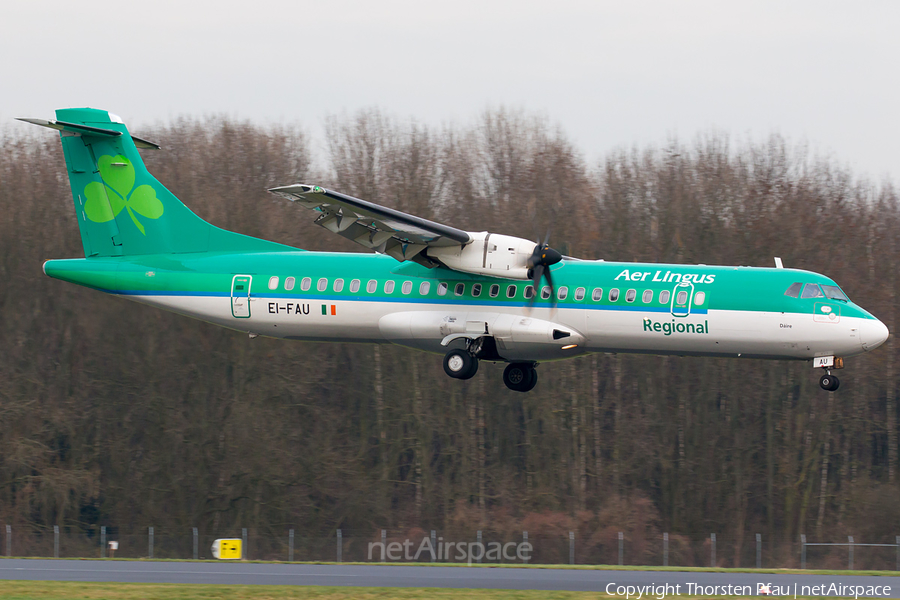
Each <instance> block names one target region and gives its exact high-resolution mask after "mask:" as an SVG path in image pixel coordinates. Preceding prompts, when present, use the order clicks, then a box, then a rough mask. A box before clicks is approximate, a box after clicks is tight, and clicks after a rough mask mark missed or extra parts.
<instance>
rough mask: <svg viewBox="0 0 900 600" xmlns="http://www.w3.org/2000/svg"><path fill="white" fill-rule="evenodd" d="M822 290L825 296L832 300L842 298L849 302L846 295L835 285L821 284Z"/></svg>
mask: <svg viewBox="0 0 900 600" xmlns="http://www.w3.org/2000/svg"><path fill="white" fill-rule="evenodd" d="M822 291H824V292H825V297H826V298H830V299H832V300H843V301H844V302H850V299H849V298H847V295H846V294H844V292H842V291H841V288H839V287H838V286H836V285H823V286H822Z"/></svg>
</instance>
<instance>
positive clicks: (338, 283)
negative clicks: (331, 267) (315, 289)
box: [333, 279, 344, 292]
mask: <svg viewBox="0 0 900 600" xmlns="http://www.w3.org/2000/svg"><path fill="white" fill-rule="evenodd" d="M333 289H334V291H336V292H340V291H342V290H343V289H344V280H343V279H335V280H334V288H333Z"/></svg>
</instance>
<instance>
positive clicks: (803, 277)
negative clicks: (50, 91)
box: [22, 108, 888, 392]
mask: <svg viewBox="0 0 900 600" xmlns="http://www.w3.org/2000/svg"><path fill="white" fill-rule="evenodd" d="M22 120H24V121H27V122H30V123H34V124H36V125H41V126H44V127H50V128H52V129H56V130H58V131H59V135H60V138H61V140H62V145H63V151H64V154H65V160H66V170H67V172H68V175H69V182H70V184H71V187H72V197H73V199H74V202H75V212H76V214H77V217H78V225H79V227H80V229H81V240H82V244H83V245H84V254H85V258H79V259H63V260H48V261H47V262H45V263H44V273H46V274H47V275H49V276H50V277H55V278H57V279H62V280H64V281H69V282H72V283H76V284H79V285H83V286H87V287H90V288H94V289H96V290H100V291H102V292H106V293H108V294H113V295H116V296H121V297H123V298H127V299H129V300H134V301H136V302H142V303H144V304H149V305H151V306H156V307H159V308H163V309H166V310H170V311H173V312H176V313H179V314H182V315H186V316H189V317H194V318H197V319H202V320H204V321H207V322H210V323H214V324H216V325H222V326H224V327H228V328H231V329H234V330H238V331H242V332H247V333H249V335H250V337H256V336H258V335H263V336H269V337H275V338H283V339H289V340H315V341H336V342H341V341H352V342H371V343H388V342H389V343H394V344H399V345H401V346H408V347H410V348H416V349H419V350H425V351H428V352H435V353H440V354H444V370H445V371H446V373H447V374H448V375H449V376H450V377H454V378H456V379H469V378H471V377H473V376H474V375H475V373H476V371H477V370H478V364H479V361H493V362H505V363H508V365H507V367H506V369H505V371H504V373H503V381H504V383H505V384H506V386H507V387H509V388H510V389H511V390H515V391H519V392H527V391H529V390H531V389H532V388H534V386H535V384H536V383H537V371H536V370H535V366H536V365H537V364H538V363H540V362H544V361H552V360H559V359H563V358H572V357H575V356H580V355H584V354H588V353H592V352H636V353H647V354H670V355H679V356H718V357H735V358H768V359H785V360H804V361H809V362H810V363H811V364H812V366H813V367H814V368H818V369H822V371H823V375H822V377H821V379H820V381H819V383H820V385H821V387H822V388H823V389H826V390H830V391H834V390H836V389H837V388H838V385H839V384H840V383H839V380H838V378H837V377H836V376H834V375H833V374H832V370H833V369H839V368H842V367H843V366H844V358H847V357H850V356H853V355H858V354H862V353H863V352H867V351H871V350H873V349H874V348H877V347H878V346H880V345H881V344H882V343H884V341H885V340H886V339H887V337H888V330H887V327H885V326H884V324H883V323H881V321H879V320H878V319H876V318H875V317H873V316H872V315H871V314H869V313H868V312H866V311H865V310H864V309H863V308H862V307H860V306H858V305H856V304H854V303H853V302H852V301H851V300H850V299H849V298H848V297H847V295H846V294H844V292H843V291H842V290H841V288H840V287H838V285H837V284H836V283H835V282H834V281H832V280H831V279H829V278H828V277H826V276H824V275H820V274H818V273H813V272H810V271H802V270H795V269H785V268H782V265H781V264H780V261H779V260H778V259H776V267H775V268H753V267H726V266H708V265H675V264H652V263H651V264H645V263H621V262H606V261H602V260H599V261H596V260H577V259H573V258H569V257H563V256H561V255H560V253H559V252H557V251H556V250H553V249H552V248H551V247H550V246H549V245H548V240H547V239H545V240H544V241H543V242H540V241H538V242H534V241H531V240H526V239H521V238H517V237H511V236H508V235H501V234H497V233H488V232H484V231H482V232H471V231H462V230H460V229H456V228H454V227H450V226H447V225H442V224H440V223H434V222H432V221H428V220H426V219H422V218H419V217H416V216H413V215H409V214H405V213H402V212H399V211H396V210H393V209H390V208H386V207H384V206H379V205H377V204H373V203H371V202H366V201H365V200H360V199H357V198H353V197H351V196H347V195H344V194H341V193H338V192H335V191H331V190H328V189H325V188H322V187H319V186H316V185H306V184H294V185H287V186H284V187H277V188H273V189H271V190H270V191H271V192H273V193H274V194H277V195H278V196H281V197H283V198H286V199H288V200H291V201H293V202H295V203H297V204H298V205H299V206H301V207H303V208H306V209H310V210H311V211H313V214H314V215H315V221H314V222H315V223H316V224H318V225H320V226H322V227H324V228H326V229H328V230H329V231H331V232H333V233H335V234H336V235H339V236H341V237H344V238H346V239H349V240H353V241H354V242H356V243H358V244H360V245H361V246H363V247H364V248H366V249H367V250H368V251H369V252H368V253H361V254H359V253H338V252H308V251H304V250H300V249H298V248H293V247H290V246H286V245H283V244H278V243H275V242H270V241H266V240H261V239H256V238H252V237H249V236H246V235H242V234H239V233H234V232H231V231H225V230H223V229H220V228H218V227H215V226H213V225H211V224H209V223H207V222H206V221H204V220H203V219H201V218H200V217H198V216H197V215H195V214H194V213H193V212H191V211H190V209H188V208H187V207H186V206H185V205H184V204H182V203H181V202H180V201H179V200H178V198H176V197H175V196H174V195H173V194H172V193H171V192H169V190H167V189H166V188H165V187H164V186H163V185H162V184H161V183H160V182H159V181H157V180H156V179H155V178H154V177H153V176H152V175H151V174H150V173H149V172H148V171H147V169H146V167H145V166H144V163H143V161H142V160H141V156H140V154H139V153H138V148H142V149H158V146H157V145H156V144H153V143H151V142H148V141H145V140H142V139H140V138H137V137H134V136H132V135H130V134H129V133H128V129H127V128H126V127H125V125H124V124H123V122H122V120H121V119H120V118H119V117H117V116H115V115H113V114H111V113H108V112H106V111H103V110H96V109H89V108H73V109H63V110H58V111H56V120H55V121H46V120H40V119H22Z"/></svg>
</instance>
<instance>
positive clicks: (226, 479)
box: [0, 109, 900, 566]
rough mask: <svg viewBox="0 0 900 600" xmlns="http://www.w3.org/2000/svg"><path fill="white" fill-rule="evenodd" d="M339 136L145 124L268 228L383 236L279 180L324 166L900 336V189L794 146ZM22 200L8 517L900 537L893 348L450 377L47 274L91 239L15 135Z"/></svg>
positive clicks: (422, 128)
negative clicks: (829, 291)
mask: <svg viewBox="0 0 900 600" xmlns="http://www.w3.org/2000/svg"><path fill="white" fill-rule="evenodd" d="M324 130H325V135H324V143H323V144H314V143H313V141H312V140H311V138H310V136H309V134H308V133H306V132H305V130H304V129H303V128H302V127H300V126H291V127H280V126H279V127H267V126H262V125H258V124H254V123H251V122H246V121H240V120H236V119H232V118H226V117H209V118H204V119H196V118H188V117H185V118H180V119H176V120H174V121H171V122H169V123H164V124H158V125H155V126H152V127H146V128H141V130H140V131H135V134H137V135H140V136H141V137H144V138H147V139H151V140H153V141H156V142H158V143H160V145H161V146H162V148H163V150H161V151H145V152H144V159H145V161H146V163H147V166H148V168H149V169H150V171H151V172H152V173H154V174H155V175H156V177H157V178H158V179H159V180H160V181H161V182H162V183H163V184H164V185H166V186H167V187H169V189H171V190H172V192H173V193H175V195H176V196H178V197H179V198H180V199H181V200H182V201H184V202H185V204H187V205H188V206H189V207H190V208H191V209H192V210H194V211H195V212H196V213H197V214H198V215H200V216H201V217H203V218H204V219H207V220H209V221H211V222H212V223H214V224H215V225H218V226H221V227H224V228H227V229H232V230H236V231H240V232H242V233H246V234H249V235H253V236H259V237H264V238H267V239H272V240H275V241H278V242H282V243H285V244H289V245H292V246H296V247H300V248H304V249H310V250H334V251H351V252H354V251H357V250H358V247H357V246H355V245H354V244H352V243H351V242H349V241H347V240H344V239H343V238H340V237H339V236H334V235H333V234H330V233H328V232H326V231H325V230H323V229H321V228H318V227H315V226H313V225H312V224H311V219H310V218H309V215H308V214H307V213H306V212H305V211H303V210H302V209H300V208H298V207H295V206H292V205H291V204H290V203H288V202H285V201H283V200H280V199H278V198H276V197H274V196H272V195H270V194H268V193H267V192H266V189H267V188H269V187H273V186H276V185H283V184H288V183H294V182H311V183H317V184H320V185H325V186H327V187H331V188H334V189H336V190H340V191H343V192H345V193H348V194H351V195H354V196H358V197H360V198H364V199H367V200H370V201H373V202H376V203H379V204H384V205H387V206H391V207H394V208H397V209H399V210H403V211H407V212H411V213H413V214H416V215H420V216H422V217H425V218H428V219H432V220H436V221H440V222H444V223H447V224H450V225H453V226H455V227H459V228H462V229H467V230H476V231H481V230H485V229H487V230H489V231H495V232H502V233H506V234H510V235H516V236H520V237H526V238H530V239H535V238H538V237H540V238H543V236H544V235H545V234H546V232H547V231H548V229H550V230H552V234H551V235H552V237H551V244H552V245H553V246H554V247H555V248H557V249H559V250H560V251H562V252H563V253H564V254H568V255H572V256H577V257H581V258H586V259H598V258H603V259H606V260H624V261H631V260H636V261H657V262H672V263H705V264H733V265H752V266H771V265H773V256H780V257H782V258H783V260H784V263H785V265H786V266H789V267H796V268H803V269H810V270H813V271H818V272H822V273H826V274H828V275H829V276H831V277H833V278H834V279H835V280H836V281H837V282H838V283H839V284H840V285H841V286H842V287H843V289H844V290H845V291H846V292H847V293H848V295H849V296H850V298H851V299H853V300H855V301H857V302H859V303H860V304H862V305H863V306H864V307H866V308H867V309H869V310H870V311H871V312H873V313H874V314H875V315H876V316H877V317H878V318H880V319H881V320H882V321H884V322H885V323H886V324H887V325H888V327H889V328H890V329H891V330H892V331H894V326H895V323H896V319H895V317H896V315H895V313H896V291H897V277H896V274H895V272H896V267H895V264H896V263H895V261H897V262H900V253H898V247H897V244H896V237H897V231H898V225H900V209H898V194H897V190H896V189H895V187H894V186H893V184H892V182H890V181H882V182H875V181H871V180H869V179H867V178H865V177H861V176H859V175H856V174H854V173H853V172H852V171H851V169H849V168H848V167H846V166H844V165H842V164H841V163H840V162H839V161H837V160H836V159H834V158H829V157H819V156H815V155H812V154H811V153H810V152H809V151H808V150H807V149H806V148H805V147H804V146H803V145H797V144H792V143H790V142H789V141H787V140H785V139H783V138H781V137H779V136H772V137H770V138H768V139H766V140H764V141H761V142H760V141H735V140H734V139H731V138H729V137H728V136H726V135H724V134H721V133H717V132H709V133H704V134H700V135H698V136H696V137H695V138H694V139H692V140H688V141H684V140H679V139H670V140H668V141H666V142H665V143H664V144H662V145H660V146H658V147H656V146H653V147H646V148H639V147H630V148H620V149H617V150H614V151H611V152H609V153H607V154H606V155H605V156H603V157H602V158H600V159H599V160H596V161H588V160H587V159H586V158H585V157H584V154H583V152H582V150H580V149H579V148H577V147H576V146H575V145H574V144H573V143H572V142H571V141H570V140H569V139H568V137H567V136H566V134H565V132H563V131H561V130H560V129H559V128H558V127H556V126H555V125H554V124H553V123H551V122H549V121H548V120H546V119H544V118H541V117H535V116H532V115H528V114H525V113H521V112H516V111H509V110H503V109H498V110H489V111H486V112H485V113H483V114H482V115H480V116H479V117H478V118H477V119H474V120H472V121H471V122H468V123H465V124H459V123H456V124H451V125H446V126H442V127H434V126H429V125H424V124H422V123H418V122H416V121H413V120H400V119H396V118H393V117H391V116H389V115H387V114H386V113H384V112H382V111H380V110H377V109H370V110H366V111H362V112H359V113H356V114H352V115H335V116H331V117H329V118H328V119H327V120H326V122H325V128H324ZM0 210H2V212H3V215H4V217H3V219H0V231H2V233H0V281H2V282H3V285H2V286H0V307H2V310H0V348H2V350H0V352H2V356H3V360H2V361H0V522H2V523H11V524H13V525H14V526H16V527H17V528H25V529H28V530H33V531H46V530H49V529H52V527H53V525H59V526H61V527H64V528H66V530H67V531H89V530H93V529H95V528H96V527H97V526H98V525H100V524H110V525H113V524H115V525H117V526H118V527H120V528H121V529H122V530H134V531H137V530H139V529H141V528H142V527H146V526H147V525H154V526H156V527H157V528H158V529H159V530H173V531H174V530H179V531H184V530H188V529H189V528H190V527H195V526H199V527H201V528H202V529H203V531H205V532H210V533H211V534H216V533H218V532H226V531H234V530H235V528H240V527H251V528H254V530H255V531H258V532H260V535H271V536H272V537H278V536H282V535H283V532H284V531H285V530H286V529H287V528H289V527H296V528H299V529H302V530H303V531H305V532H308V533H309V535H318V536H328V535H330V534H331V533H333V531H334V529H336V528H342V529H343V530H344V531H345V532H359V534H360V535H364V536H370V535H372V536H374V535H376V534H375V532H376V531H378V530H380V529H382V528H388V529H390V530H392V531H424V530H428V529H439V530H441V531H442V532H449V533H453V532H457V533H458V534H459V535H460V536H461V535H463V534H466V535H468V534H469V533H471V532H472V531H474V530H476V529H480V530H485V531H488V532H492V534H493V535H497V536H507V537H509V538H510V539H513V538H514V537H515V536H516V535H520V532H521V530H523V529H525V530H529V531H531V532H534V533H533V535H540V534H546V535H556V534H562V532H565V531H568V530H577V531H578V532H579V543H580V544H584V545H585V547H587V548H593V549H595V550H597V551H598V552H599V551H600V550H601V549H614V548H615V544H616V540H615V532H617V531H625V532H626V535H627V539H628V541H629V545H628V548H629V552H630V553H634V557H633V560H634V561H640V560H643V559H648V558H647V557H650V556H651V555H654V553H657V554H658V549H657V547H656V546H657V542H656V541H655V540H657V539H659V537H660V536H661V532H669V533H670V535H671V536H673V537H672V539H673V544H675V543H676V542H675V540H679V539H680V540H683V541H684V543H685V544H687V543H688V542H689V541H691V540H695V541H696V540H700V539H705V537H706V536H708V534H709V532H718V533H719V536H720V540H727V541H726V542H720V549H719V556H720V557H721V559H720V562H722V561H724V562H723V564H740V563H741V562H742V561H743V564H745V566H746V564H747V558H746V556H745V555H746V551H745V550H742V549H744V548H746V547H747V545H748V544H751V543H753V542H752V539H751V538H753V534H754V533H757V532H759V533H763V534H764V539H765V541H766V544H767V551H768V552H770V553H772V555H773V556H782V557H785V560H787V557H788V556H793V555H794V552H795V549H796V541H797V539H798V536H799V534H801V533H804V534H807V535H808V536H809V537H810V538H813V537H817V538H818V539H820V540H822V541H831V540H832V539H834V540H835V541H837V540H839V539H843V536H846V535H855V536H856V539H857V541H861V540H863V541H871V542H877V541H890V542H893V537H892V536H894V535H897V534H900V504H898V503H897V502H896V495H897V491H898V481H897V478H898V474H897V469H898V460H897V452H898V440H897V389H896V384H895V379H896V376H897V373H896V368H895V360H896V350H895V345H894V344H893V341H892V340H891V341H889V342H888V343H887V344H886V345H885V346H884V347H882V348H881V349H879V350H877V351H875V352H873V353H871V354H866V355H865V356H861V357H858V358H853V359H850V360H848V361H847V366H848V368H847V370H846V371H845V372H844V374H843V375H842V386H841V389H840V390H839V391H838V392H836V393H834V394H828V393H825V392H822V391H821V390H820V389H819V388H818V385H817V375H816V373H814V372H813V370H812V369H810V368H809V365H808V364H806V363H798V364H793V363H786V362H767V361H738V360H729V359H701V358H678V357H657V356H637V355H624V354H618V355H607V354H598V355H592V356H588V357H584V358H580V359H574V360H570V361H567V362H558V363H548V364H546V365H543V366H542V367H541V369H540V376H541V379H540V383H539V384H538V387H537V388H536V389H535V390H534V391H533V392H532V393H530V394H516V393H514V392H510V391H508V390H507V389H506V388H505V387H504V386H503V384H502V382H501V380H500V377H499V369H501V368H502V366H491V365H483V367H482V369H483V372H480V373H479V374H478V375H477V376H476V377H475V378H474V379H472V380H470V381H450V380H448V379H447V378H446V376H445V375H444V373H443V371H442V368H441V363H440V357H438V356H436V355H428V354H424V353H417V352H414V351H412V350H408V349H403V348H398V347H394V346H364V345H353V344H324V343H299V342H283V341H278V340H270V339H263V338H259V339H255V340H249V339H248V338H247V336H246V335H244V334H239V333H236V332H232V331H227V330H224V329H221V328H217V327H214V326H211V325H207V324H205V323H201V322H197V321H193V320H190V319H187V318H185V317H180V316H176V315H173V314H170V313H166V312H163V311H160V310H157V309H151V308H148V307H144V306H141V305H138V304H134V303H129V302H126V301H123V300H120V299H116V298H110V297H107V296H105V295H103V294H101V293H99V292H94V291H91V290H88V289H84V288H79V287H77V286H72V285H69V284H65V283H63V282H59V281H55V280H51V279H49V278H47V277H45V276H44V275H43V274H42V273H41V264H42V261H44V260H46V259H49V258H65V257H76V256H80V255H81V254H82V249H81V243H80V237H79V233H78V226H77V223H76V221H75V217H74V211H73V210H72V198H71V193H70V190H69V184H68V178H67V176H66V172H65V163H64V160H63V156H62V152H61V148H60V144H59V140H58V139H57V138H56V137H55V136H54V135H50V134H46V133H45V132H32V131H28V130H26V128H25V126H24V125H22V126H21V127H20V126H18V125H16V126H6V127H4V128H2V129H0ZM485 367H487V368H485ZM449 533H448V534H449ZM345 535H348V534H347V533H345ZM679 536H680V537H679ZM826 538H827V539H826ZM742 552H743V553H744V554H743V555H742ZM742 556H743V558H742Z"/></svg>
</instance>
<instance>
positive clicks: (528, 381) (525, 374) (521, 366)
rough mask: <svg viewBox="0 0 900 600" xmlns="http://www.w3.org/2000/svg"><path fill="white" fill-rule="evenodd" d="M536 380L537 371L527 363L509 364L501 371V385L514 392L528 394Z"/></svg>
mask: <svg viewBox="0 0 900 600" xmlns="http://www.w3.org/2000/svg"><path fill="white" fill-rule="evenodd" d="M537 379H538V377H537V371H536V370H535V369H534V365H532V364H529V363H510V364H509V365H507V366H506V369H504V371H503V383H504V384H506V387H508V388H509V389H511V390H513V391H514V392H530V391H531V390H532V389H534V386H535V385H537Z"/></svg>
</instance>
